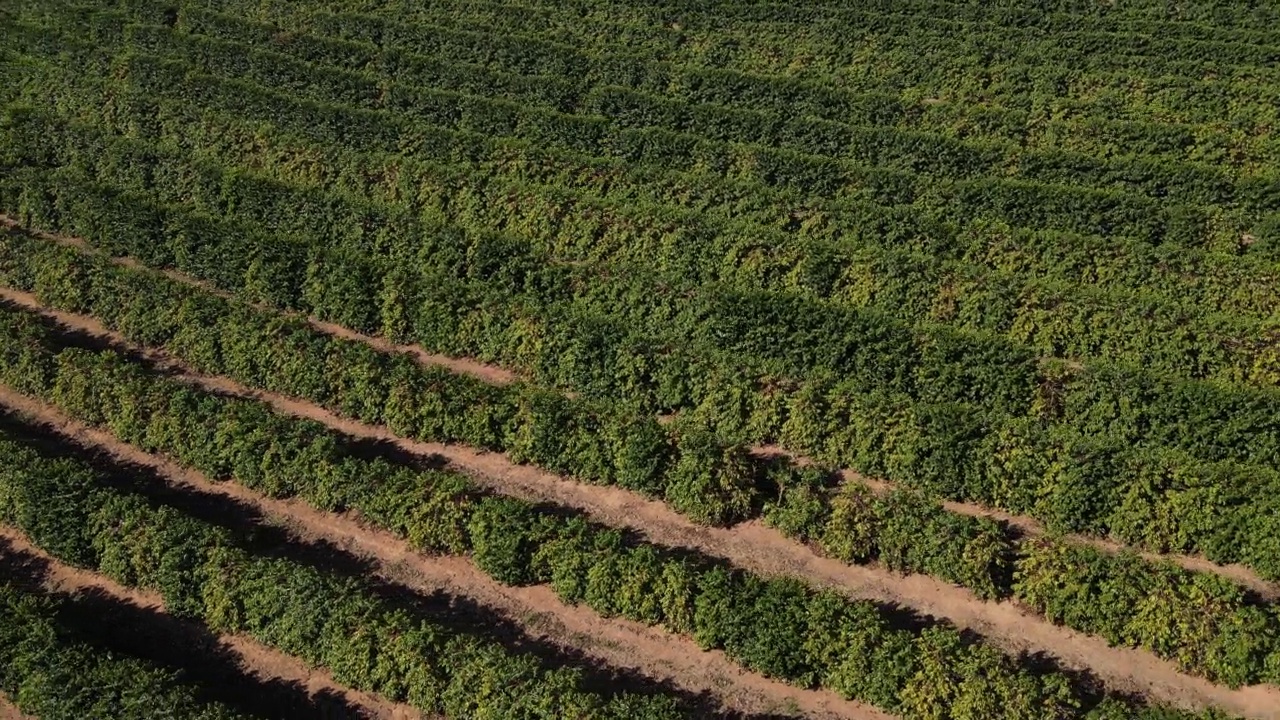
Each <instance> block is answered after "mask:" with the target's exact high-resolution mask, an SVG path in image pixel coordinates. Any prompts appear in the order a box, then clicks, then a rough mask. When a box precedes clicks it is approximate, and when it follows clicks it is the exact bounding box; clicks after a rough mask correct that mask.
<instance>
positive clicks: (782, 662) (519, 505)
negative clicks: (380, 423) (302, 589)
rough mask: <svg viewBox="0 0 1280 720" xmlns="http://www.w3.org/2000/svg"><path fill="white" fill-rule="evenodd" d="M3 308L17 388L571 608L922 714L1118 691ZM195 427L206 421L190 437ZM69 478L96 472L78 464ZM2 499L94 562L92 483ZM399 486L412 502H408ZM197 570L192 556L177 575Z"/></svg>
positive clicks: (1085, 704)
mask: <svg viewBox="0 0 1280 720" xmlns="http://www.w3.org/2000/svg"><path fill="white" fill-rule="evenodd" d="M4 318H5V323H4V325H5V328H6V330H7V331H8V332H9V334H10V338H12V340H13V342H11V343H9V347H11V348H13V350H11V351H10V356H9V357H8V358H6V360H7V361H8V362H7V363H6V365H7V366H8V367H16V368H23V369H24V371H23V372H22V373H21V374H20V375H17V376H14V375H12V374H10V375H9V376H6V377H5V378H4V380H5V382H6V383H8V384H13V385H19V386H21V385H26V386H27V387H28V391H34V392H38V393H41V394H42V395H43V396H44V397H46V398H47V399H49V400H50V401H52V402H53V403H55V404H56V405H58V406H59V407H61V408H63V409H64V410H66V411H68V412H70V413H72V414H73V415H74V416H77V417H80V418H83V419H86V420H89V421H91V422H95V423H96V424H99V425H102V426H103V427H106V428H109V429H110V430H111V431H112V432H113V433H115V434H117V435H118V436H120V437H121V438H123V439H125V440H127V441H129V442H133V443H136V444H138V445H139V446H141V447H142V448H144V449H148V450H153V451H163V452H167V453H170V454H172V455H174V456H175V457H176V458H177V459H179V460H180V461H181V462H183V463H185V464H189V465H191V466H193V467H195V468H197V469H200V470H201V471H203V472H205V473H207V474H209V475H210V476H212V477H215V478H232V477H233V478H235V479H236V480H237V481H239V482H242V483H244V484H245V485H247V486H248V487H250V488H253V489H255V490H258V491H261V492H265V493H267V494H269V495H273V496H278V497H287V496H294V495H298V496H301V497H303V498H305V499H307V500H308V501H309V502H312V503H314V504H316V505H318V506H321V507H325V508H327V509H335V510H336V509H356V510H359V511H360V512H361V514H362V515H364V516H365V517H367V518H369V519H370V520H372V521H374V522H376V523H377V524H379V525H381V526H382V527H385V528H388V529H392V530H393V531H395V532H396V533H397V534H400V535H401V536H402V537H406V538H407V539H409V540H410V541H411V542H412V543H413V544H414V545H415V546H416V547H418V548H420V549H422V550H425V551H435V552H469V553H470V554H471V555H472V557H473V559H474V561H475V562H476V564H477V565H478V566H479V567H480V568H481V569H483V570H484V571H485V572H487V573H489V574H490V575H492V576H493V577H494V578H496V579H498V580H499V581H501V582H505V583H516V584H520V583H533V582H545V583H549V584H550V585H551V586H552V588H553V589H555V591H556V592H557V593H558V594H559V595H561V597H563V598H564V599H565V600H567V601H569V602H575V603H578V602H580V603H585V604H587V605H589V606H590V607H592V608H593V609H595V610H597V611H599V612H600V613H602V614H604V615H606V616H615V615H621V616H624V617H628V618H631V619H634V620H639V621H642V622H647V623H654V624H658V623H660V624H662V625H664V626H666V627H667V628H668V629H671V630H672V631H674V632H678V633H682V634H689V635H692V637H693V638H694V639H695V640H697V641H698V642H699V643H700V644H701V645H703V646H704V647H707V648H721V649H724V650H725V651H726V652H728V653H729V654H730V655H731V656H733V657H735V658H736V659H738V660H739V661H740V662H742V663H743V664H744V665H746V666H747V667H750V668H752V669H755V670H758V671H760V672H763V673H766V674H768V675H771V676H775V677H780V678H784V679H787V680H789V681H791V682H795V683H798V684H801V685H820V686H824V687H828V688H831V689H834V690H836V691H838V692H840V693H841V694H843V695H845V696H847V697H852V698H857V699H861V700H864V701H866V702H870V703H873V704H876V705H879V706H881V707H885V708H887V709H890V710H894V711H896V712H901V713H903V714H904V715H906V716H908V717H928V716H929V710H928V708H931V707H932V708H942V709H945V712H946V713H947V714H946V715H945V717H955V718H974V719H975V720H976V719H977V718H990V717H1018V718H1023V717H1025V718H1043V717H1063V718H1066V717H1082V716H1084V711H1085V710H1090V712H1093V711H1094V710H1097V708H1098V707H1103V708H1105V707H1109V703H1110V702H1112V701H1110V700H1109V701H1107V702H1106V703H1103V704H1102V705H1100V706H1097V707H1093V708H1092V709H1091V706H1093V704H1094V703H1096V702H1097V700H1098V699H1097V698H1095V697H1092V696H1091V695H1090V694H1089V691H1088V690H1087V689H1086V688H1081V687H1074V686H1073V684H1072V681H1071V680H1070V679H1069V678H1068V677H1067V676H1065V675H1061V674H1057V673H1053V672H1047V673H1046V672H1043V671H1040V672H1030V671H1028V670H1026V669H1021V668H1019V666H1018V665H1017V664H1016V663H1015V662H1014V661H1012V660H1011V659H1010V658H1009V657H1007V656H1005V655H1003V654H1001V653H1000V652H999V651H996V650H994V649H992V648H989V647H986V646H984V645H982V644H980V643H975V642H973V641H972V640H968V639H965V638H964V637H963V636H962V635H961V634H960V633H959V632H957V631H956V630H954V629H950V628H947V627H945V626H933V627H926V628H924V629H919V628H916V629H898V628H895V626H894V621H895V618H894V616H893V615H892V614H891V613H889V612H887V611H886V610H885V609H883V608H879V607H877V606H876V605H875V604H872V603H868V602H862V601H851V600H848V599H845V598H843V597H842V596H840V595H838V594H836V593H834V592H832V591H815V590H813V589H810V588H808V587H806V586H805V585H804V584H802V583H800V582H798V581H796V580H793V579H786V578H778V579H768V580H766V579H763V578H760V577H758V576H755V575H753V574H751V573H747V572H743V571H740V570H735V569H731V568H728V567H726V566H724V565H723V564H721V563H718V562H714V561H711V560H709V559H706V558H698V557H697V556H691V555H690V554H689V553H687V552H682V551H673V550H670V549H665V548H663V547H661V546H656V545H652V544H649V543H642V542H634V541H632V540H630V539H628V538H626V537H625V536H624V535H623V534H622V533H620V532H619V531H617V530H615V529H610V528H605V527H601V526H598V525H594V524H591V523H589V522H586V521H584V520H583V519H582V518H580V517H575V516H573V515H566V514H565V513H563V512H560V511H555V510H547V509H544V508H540V507H537V506H532V505H530V504H528V503H524V502H520V501H516V500H512V499H510V498H506V497H502V496H492V495H487V494H484V493H481V492H479V491H477V490H476V489H475V488H474V487H472V486H471V485H470V484H469V483H468V482H467V481H466V480H465V479H464V478H463V477H462V476H459V475H456V474H452V473H449V472H441V471H418V470H414V469H411V468H408V467H405V466H399V465H395V464H392V463H388V462H387V461H385V460H381V459H374V460H370V459H367V458H363V457H361V456H360V454H359V452H358V451H353V450H352V449H350V448H347V447H345V446H344V441H343V438H341V437H340V436H337V435H334V434H333V433H332V432H330V431H327V430H326V429H324V428H323V427H322V426H319V425H318V424H316V423H313V422H310V421H305V420H298V419H290V418H285V417H282V416H280V415H277V414H274V413H273V412H271V411H270V410H268V409H267V408H265V407H264V406H263V405H262V404H260V403H256V402H252V401H247V400H238V399H232V398H226V397H221V396H217V395H212V394H208V393H202V392H199V391H196V390H193V389H191V388H190V387H188V386H185V385H182V384H180V383H176V382H173V381H169V380H161V379H156V378H154V377H152V376H149V375H148V374H147V373H146V372H145V371H143V370H142V369H141V368H139V367H138V366H136V365H132V364H129V363H127V362H125V361H123V360H122V359H121V358H120V357H119V356H118V355H115V354H114V353H112V352H111V351H98V352H96V353H95V352H91V351H84V350H79V349H67V350H63V351H61V352H59V353H57V354H56V355H50V354H48V353H47V351H44V352H43V353H42V351H41V350H40V348H41V347H42V344H43V341H42V336H43V335H44V331H43V330H42V328H41V326H40V325H38V324H33V322H32V318H31V317H30V316H29V315H26V314H23V313H19V314H16V315H15V314H12V313H7V314H6V315H5V316H4ZM41 383H43V385H42V386H41V387H39V388H35V389H33V387H34V386H36V385H39V384H41ZM102 388H111V389H112V390H111V391H109V392H102V391H101V389H102ZM193 427H201V428H206V429H207V431H206V432H204V433H191V432H189V429H190V428H193ZM9 465H10V466H12V467H14V468H18V470H16V471H14V472H15V474H14V475H13V476H12V477H23V478H25V477H27V475H26V474H25V472H24V471H23V470H22V468H23V467H24V462H22V461H21V459H20V458H18V459H13V460H12V461H11V462H9ZM68 482H71V481H68ZM73 485H76V486H83V487H88V486H91V485H92V483H90V482H87V481H85V479H84V478H83V476H79V477H77V478H76V479H75V481H74V483H73ZM13 487H14V488H17V487H18V485H17V483H16V482H15V484H14V486H13ZM57 488H59V490H57V491H58V492H69V490H67V489H66V486H64V485H57ZM49 492H54V490H49ZM0 497H6V498H9V502H11V503H12V505H11V509H9V510H8V511H7V512H6V513H4V514H2V516H3V517H6V518H9V519H10V520H11V521H13V522H16V523H17V524H18V525H19V527H21V528H22V529H23V530H24V531H26V532H28V533H29V534H31V535H33V536H34V537H36V539H37V540H38V541H39V542H40V543H41V545H42V546H46V547H49V548H51V550H52V551H54V552H59V553H60V555H61V556H63V557H67V558H68V559H72V558H77V559H78V560H79V561H80V562H81V563H83V564H88V565H91V566H92V565H93V564H94V562H95V561H94V558H95V557H100V556H99V555H97V554H95V551H94V550H93V549H91V548H94V547H96V546H95V545H94V543H93V542H92V540H91V538H92V537H93V533H94V532H95V530H94V528H96V527H99V526H100V525H99V524H98V523H95V522H80V521H78V520H76V519H75V518H76V517H77V516H76V513H78V512H84V508H86V507H97V506H99V505H103V500H102V498H100V497H97V496H93V495H88V496H86V498H85V503H84V505H81V504H80V503H73V502H66V503H62V504H60V505H57V507H53V505H54V504H51V503H47V502H40V501H39V498H41V497H44V495H41V494H40V493H39V492H34V493H32V492H28V491H24V490H15V489H9V490H8V491H7V492H5V493H0ZM406 497H414V498H419V502H417V503H415V504H406V503H404V502H403V499H404V498H406ZM149 534H150V533H148V535H149ZM184 547H185V544H184ZM117 559H118V560H120V561H123V560H124V558H117ZM97 562H98V565H97V566H98V567H100V568H101V569H103V570H104V571H107V572H109V574H113V576H115V577H121V578H122V579H124V580H125V581H127V582H133V583H140V584H143V585H144V586H147V587H156V588H158V589H160V590H161V591H162V592H165V593H166V598H167V600H168V602H169V603H170V606H171V607H174V608H188V607H189V608H192V609H191V611H190V612H192V613H197V614H198V613H199V612H200V610H199V607H200V606H199V603H198V602H197V601H196V599H195V595H194V594H192V592H193V591H191V590H186V591H180V588H178V587H175V585H174V584H175V583H177V579H175V578H173V577H171V576H157V577H156V578H155V579H153V580H152V579H147V578H146V577H145V576H134V575H129V574H128V573H127V572H126V571H125V570H113V569H112V568H113V567H115V566H111V565H108V564H104V562H103V561H102V560H98V561H97ZM183 567H188V566H183ZM128 572H133V571H128ZM156 572H158V571H156ZM190 572H191V571H190V569H189V567H188V569H187V570H184V571H183V577H189V573H190ZM170 593H173V594H170ZM207 602H208V601H207V600H206V603H207ZM901 619H902V618H898V620H901ZM859 648H866V649H867V650H866V651H865V652H864V651H863V650H860V649H859ZM285 649H286V651H288V652H297V650H296V648H294V647H293V646H288V647H285ZM304 657H307V656H306V655H304ZM325 664H326V665H328V662H325ZM340 679H342V678H340ZM356 686H357V687H362V685H359V684H357V685H356ZM974 703H977V704H976V705H974ZM970 708H972V709H970ZM1132 711H1133V712H1141V711H1140V710H1139V709H1138V708H1133V709H1132Z"/></svg>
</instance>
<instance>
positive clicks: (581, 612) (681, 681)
mask: <svg viewBox="0 0 1280 720" xmlns="http://www.w3.org/2000/svg"><path fill="white" fill-rule="evenodd" d="M0 405H2V406H4V407H8V408H10V409H11V410H14V411H16V412H18V413H19V414H20V415H23V416H25V417H27V418H29V419H31V420H35V421H37V422H39V423H41V424H43V425H47V426H51V427H53V428H54V429H55V430H57V432H59V433H60V434H62V435H64V436H67V437H69V438H71V439H72V440H73V441H74V442H76V443H78V444H81V445H83V446H87V447H91V448H96V449H100V450H103V451H105V452H107V453H108V454H110V455H111V456H113V457H114V458H116V459H118V460H120V461H123V462H126V463H130V464H136V465H142V466H144V467H147V468H150V469H152V470H154V471H156V473H157V474H158V475H159V476H160V477H162V478H163V479H164V480H165V482H167V483H169V484H171V485H173V486H175V487H186V488H191V489H194V490H196V491H199V492H202V493H209V494H217V495H220V496H223V497H228V498H231V499H234V500H236V501H239V502H240V503H243V504H245V505H248V506H250V507H253V508H255V509H257V510H258V511H259V512H261V513H262V514H263V516H265V517H269V518H271V519H272V520H273V521H275V522H276V523H278V524H280V525H282V526H284V527H285V528H287V529H288V530H289V531H290V533H291V534H293V535H295V536H296V537H298V538H300V539H303V540H307V541H314V540H321V541H324V542H327V543H330V544H332V545H333V546H334V547H337V548H339V549H341V550H343V551H346V552H349V553H351V554H352V555H355V556H358V557H360V558H362V559H365V560H368V561H371V564H372V566H373V568H374V571H375V572H376V574H377V575H379V576H380V577H382V578H383V579H385V580H387V581H390V582H392V583H394V584H397V585H401V586H404V587H408V588H410V589H412V590H415V591H419V592H423V593H427V594H430V593H433V592H437V591H440V592H444V593H446V594H449V595H454V596H465V597H467V598H471V599H473V600H475V601H477V602H479V603H480V604H482V605H484V606H485V607H488V608H491V609H493V610H495V611H497V612H498V613H499V614H500V615H502V616H503V617H505V618H506V619H508V620H510V621H512V622H514V623H517V624H520V625H523V626H524V627H525V628H526V630H528V631H529V632H530V633H531V634H532V635H534V636H535V637H536V636H539V635H540V636H541V637H543V638H546V639H549V640H550V641H552V642H553V643H555V644H556V645H560V646H564V647H568V648H571V649H573V650H576V651H581V652H584V653H586V654H587V655H588V656H590V657H591V658H592V659H594V660H598V661H600V662H601V663H604V664H606V665H609V666H613V667H621V668H629V669H633V670H636V671H638V672H640V673H643V674H644V675H645V676H646V677H649V678H654V679H656V680H659V681H665V682H669V683H671V684H673V685H675V686H676V687H679V688H680V689H682V690H684V691H687V692H689V693H691V694H694V695H702V696H710V697H714V698H717V699H720V700H721V702H722V704H723V709H724V710H726V711H728V712H731V713H744V714H749V715H766V714H774V713H778V714H793V713H794V712H796V711H800V712H803V713H804V714H805V715H806V716H807V717H812V718H853V719H855V720H886V719H887V718H889V717H891V716H889V715H887V714H885V713H883V712H880V711H879V710H877V709H875V708H872V707H870V706H866V705H863V704H860V703H855V702H851V701H848V700H845V699H843V698H841V697H839V696H838V695H837V694H836V693H834V692H830V691H815V690H805V689H801V688H796V687H793V686H790V685H787V684H785V683H782V682H778V681H774V680H769V679H767V678H764V677H762V676H760V675H757V674H755V673H751V672H748V671H746V670H744V669H743V668H742V667H741V666H739V665H738V664H737V663H735V662H734V661H732V660H730V659H729V658H728V657H726V656H725V655H724V653H723V652H720V651H715V652H708V651H704V650H702V649H700V648H699V647H698V646H697V645H696V644H695V643H694V642H693V641H692V640H689V639H686V638H683V637H680V636H678V635H674V634H672V633H670V632H667V631H665V630H663V629H661V628H654V627H649V626H647V625H643V624H641V623H636V622H632V621H629V620H624V619H620V618H618V619H604V618H602V617H600V616H599V615H598V614H596V612H595V611H594V610H591V609H590V608H588V607H586V606H574V605H566V604H565V603H564V601H562V600H561V599H560V598H559V597H558V596H556V595H555V593H554V592H553V591H552V590H551V588H549V587H546V586H535V587H508V586H505V585H502V584H501V583H499V582H497V581H496V580H494V579H492V578H490V577H489V576H488V575H485V574H484V573H483V572H481V571H480V570H479V569H478V568H477V567H476V566H475V565H474V564H472V563H471V562H470V561H469V560H467V559H466V558H461V557H428V556H425V555H422V554H420V553H418V552H417V551H415V550H414V549H413V548H411V547H410V546H409V545H408V543H406V542H404V541H402V540H400V539H398V538H396V537H395V536H393V535H391V534H390V533H387V532H383V531H380V530H374V529H371V528H368V527H366V526H364V525H362V524H361V523H359V522H358V521H357V520H356V519H355V518H353V517H351V516H348V515H338V514H334V513H325V512H321V511H318V510H316V509H314V508H312V507H311V506H310V505H307V504H306V503H305V502H302V501H300V500H275V499H271V498H267V497H264V496H262V495H259V494H258V493H255V492H253V491H251V490H248V489H246V488H244V487H242V486H240V485H238V484H235V483H231V482H227V483H215V482H212V481H210V480H209V479H208V478H206V477H205V476H203V475H202V474H200V473H198V472H195V471H193V470H190V469H188V468H184V467H182V466H180V465H177V464H176V463H173V462H172V461H169V460H166V459H164V458H162V457H159V456H156V455H153V454H150V453H146V452H143V451H141V450H139V449H137V448H135V447H133V446H131V445H128V444H126V443H123V442H121V441H119V440H118V439H116V438H115V437H114V436H112V435H110V434H109V433H105V432H102V431H99V430H95V429H93V428H90V427H88V426H86V425H84V424H83V423H80V422H77V421H74V420H71V419H70V418H68V417H66V416H65V415H63V414H62V413H61V412H59V411H57V410H56V409H53V408H51V407H49V406H46V405H44V404H42V403H39V402H36V401H33V400H31V399H30V398H27V397H25V396H23V395H20V394H18V393H15V392H13V391H12V390H10V389H9V388H6V387H4V386H2V385H0Z"/></svg>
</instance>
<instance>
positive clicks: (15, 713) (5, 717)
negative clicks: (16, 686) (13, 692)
mask: <svg viewBox="0 0 1280 720" xmlns="http://www.w3.org/2000/svg"><path fill="white" fill-rule="evenodd" d="M0 720H35V718H32V717H31V716H29V715H23V714H22V711H21V710H19V709H18V706H17V705H14V704H13V701H12V700H10V699H9V698H8V696H6V695H5V694H4V693H0Z"/></svg>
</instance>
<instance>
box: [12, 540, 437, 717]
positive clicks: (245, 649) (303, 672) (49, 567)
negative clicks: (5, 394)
mask: <svg viewBox="0 0 1280 720" xmlns="http://www.w3.org/2000/svg"><path fill="white" fill-rule="evenodd" d="M0 538H2V539H3V540H4V541H5V543H6V544H7V545H8V546H9V548H10V549H11V551H17V552H19V553H22V554H23V555H27V556H31V557H35V558H38V559H39V560H40V562H41V564H42V565H43V566H44V568H45V577H44V586H45V587H46V588H47V589H48V590H50V591H53V592H60V593H67V594H80V593H85V592H96V593H103V594H105V595H106V596H108V597H109V598H111V599H112V600H115V601H118V602H121V603H124V604H127V605H130V606H133V607H135V608H138V609H141V610H148V611H151V612H156V613H164V612H165V611H164V603H163V601H162V600H161V598H160V596H159V594H157V593H152V592H147V591H140V590H136V589H133V588H128V587H125V586H123V585H120V584H119V583H117V582H115V581H114V580H111V579H110V578H107V577H104V576H102V575H98V574H97V573H93V572H89V571H87V570H81V569H79V568H75V567H72V566H70V565H67V564H65V563H63V562H61V561H59V560H57V559H56V558H54V557H53V556H51V555H49V554H48V553H46V552H45V551H44V550H42V549H40V548H39V547H37V546H35V545H34V544H32V543H31V541H30V540H29V539H28V538H27V537H26V536H25V535H23V534H22V533H21V532H19V531H17V530H14V529H13V528H11V527H9V526H6V525H0ZM176 622H179V623H180V622H182V621H176ZM218 641H219V643H220V645H222V646H223V647H224V648H226V649H227V650H230V651H231V652H232V653H234V655H235V656H236V657H238V658H239V660H240V662H241V664H242V666H243V667H244V669H245V670H246V671H248V672H249V673H250V674H252V675H254V676H256V677H259V678H263V679H266V680H281V681H284V682H288V683H296V684H298V685H300V686H301V687H303V688H305V689H306V691H307V693H308V694H309V695H311V696H312V697H315V696H320V695H325V696H330V697H339V698H341V699H342V700H343V701H344V702H345V704H347V705H349V706H351V707H354V708H357V709H358V710H359V711H360V712H362V713H363V714H365V715H366V716H367V717H370V718H378V719H379V720H415V719H417V718H421V717H422V714H421V713H419V712H418V711H416V710H414V709H413V708H411V707H409V706H407V705H401V704H398V703H392V702H388V701H387V700H384V699H382V698H378V697H375V696H373V695H370V694H368V693H364V692H360V691H358V690H352V689H351V688H348V687H345V686H343V685H339V684H338V683H337V682H335V681H334V680H333V677H332V676H331V675H330V674H329V673H328V672H325V671H322V670H318V669H314V668H310V667H308V666H307V665H306V664H305V663H303V662H302V661H301V660H298V659H297V658H293V657H291V656H289V655H285V654H283V653H281V652H279V651H277V650H274V649H272V648H270V647H267V646H266V645H263V644H262V643H259V642H258V641H257V640H254V639H252V638H249V637H243V636H239V635H222V636H219V638H218ZM0 717H5V716H4V710H3V707H0Z"/></svg>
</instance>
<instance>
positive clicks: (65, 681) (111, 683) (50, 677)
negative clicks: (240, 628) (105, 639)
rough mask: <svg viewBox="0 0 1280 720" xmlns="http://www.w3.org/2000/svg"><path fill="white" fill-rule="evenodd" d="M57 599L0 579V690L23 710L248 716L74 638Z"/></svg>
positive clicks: (140, 718)
mask: <svg viewBox="0 0 1280 720" xmlns="http://www.w3.org/2000/svg"><path fill="white" fill-rule="evenodd" d="M10 449H11V448H7V447H6V448H5V450H10ZM0 452H3V451H0ZM6 455H7V453H6ZM5 487H6V489H8V487H9V484H8V483H5ZM64 605H65V602H62V601H58V600H54V599H52V598H50V597H48V596H44V595H39V594H35V593H31V592H28V591H25V590H22V589H20V588H17V587H14V586H11V585H8V584H0V691H3V692H4V693H5V695H6V696H8V697H9V698H11V699H12V701H13V702H14V703H15V704H16V705H17V707H18V708H19V709H20V710H22V711H23V712H24V713H26V714H27V715H29V716H31V717H38V718H45V719H47V720H80V719H81V718H88V717H100V718H120V720H133V719H134V718H136V719H137V720H150V719H151V718H156V717H173V718H191V720H232V719H233V718H241V717H247V716H245V715H242V714H239V713H236V712H234V711H232V710H230V709H228V708H226V707H224V706H222V705H220V704H219V703H217V702H212V701H209V700H207V699H204V698H202V697H201V689H200V688H199V685H198V683H197V682H193V681H192V680H191V679H190V678H184V677H181V676H180V675H179V674H177V673H175V672H173V671H171V670H167V669H164V668H160V667H156V666H154V665H152V664H149V663H147V662H146V661H143V660H139V659H137V658H132V657H129V656H127V655H123V654H119V653H117V652H113V651H112V650H111V649H110V648H106V649H104V648H102V647H100V646H98V645H95V644H93V643H92V642H91V641H90V639H86V638H84V637H81V636H80V635H79V634H77V632H76V630H75V629H74V627H69V626H68V625H67V623H66V622H65V621H64V620H63V618H62V617H61V616H60V613H61V611H62V610H63V609H64Z"/></svg>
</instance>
